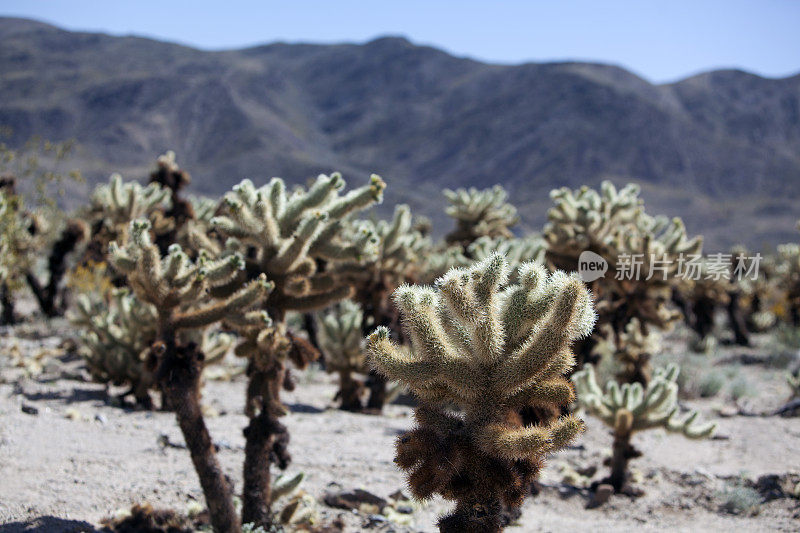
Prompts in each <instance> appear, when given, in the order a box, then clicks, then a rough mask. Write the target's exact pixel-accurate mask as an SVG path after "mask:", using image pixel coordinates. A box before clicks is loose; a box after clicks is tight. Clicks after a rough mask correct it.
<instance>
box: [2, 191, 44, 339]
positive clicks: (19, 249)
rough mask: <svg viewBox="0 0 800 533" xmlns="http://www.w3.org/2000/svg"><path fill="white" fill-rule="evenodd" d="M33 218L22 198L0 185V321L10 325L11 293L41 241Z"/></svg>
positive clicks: (15, 288) (31, 261)
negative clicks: (0, 308)
mask: <svg viewBox="0 0 800 533" xmlns="http://www.w3.org/2000/svg"><path fill="white" fill-rule="evenodd" d="M32 224H33V221H32V220H31V219H30V218H29V217H28V215H27V213H26V212H25V210H24V208H23V205H22V198H21V197H19V196H17V195H16V194H14V193H13V192H12V191H6V190H3V189H2V188H0V246H2V252H3V253H2V254H0V272H2V274H1V275H0V305H2V306H3V314H2V320H1V321H0V323H3V324H13V323H14V322H15V317H14V293H15V292H17V291H18V290H20V289H21V288H22V287H23V286H24V283H25V278H24V275H25V272H28V271H29V270H30V268H31V267H32V265H33V259H34V253H35V251H36V249H37V247H38V246H39V245H40V244H41V243H40V240H41V239H40V238H39V235H37V233H38V232H36V231H32Z"/></svg>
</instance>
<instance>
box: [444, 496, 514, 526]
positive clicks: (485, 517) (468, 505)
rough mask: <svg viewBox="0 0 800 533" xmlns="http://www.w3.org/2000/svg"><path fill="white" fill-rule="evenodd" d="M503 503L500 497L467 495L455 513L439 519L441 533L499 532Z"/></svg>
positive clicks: (459, 503) (457, 505)
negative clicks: (464, 532) (466, 532)
mask: <svg viewBox="0 0 800 533" xmlns="http://www.w3.org/2000/svg"><path fill="white" fill-rule="evenodd" d="M502 519H503V505H502V504H501V502H500V499H499V498H488V499H486V498H483V499H482V498H475V497H472V496H470V497H467V498H464V499H463V500H461V501H459V502H458V503H457V504H456V509H455V512H453V514H451V515H449V516H447V517H445V518H443V519H441V520H439V531H440V532H441V533H461V532H462V531H472V532H476V533H499V532H500V531H502V527H501V526H502V521H503V520H502Z"/></svg>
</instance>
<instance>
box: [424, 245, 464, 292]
mask: <svg viewBox="0 0 800 533" xmlns="http://www.w3.org/2000/svg"><path fill="white" fill-rule="evenodd" d="M469 264H470V260H469V258H467V256H465V255H464V249H463V248H461V246H460V245H445V244H439V245H437V246H435V247H433V248H431V249H430V250H429V251H428V253H426V254H425V256H424V261H423V265H422V269H421V272H420V276H419V282H420V283H427V284H431V283H433V282H434V281H436V280H437V279H439V278H440V277H442V276H443V275H445V274H446V273H447V272H449V271H450V270H451V269H453V268H463V267H465V266H468V265H469Z"/></svg>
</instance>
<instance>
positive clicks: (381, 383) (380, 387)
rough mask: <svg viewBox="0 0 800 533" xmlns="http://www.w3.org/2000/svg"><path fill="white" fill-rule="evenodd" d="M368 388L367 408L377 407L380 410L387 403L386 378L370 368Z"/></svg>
mask: <svg viewBox="0 0 800 533" xmlns="http://www.w3.org/2000/svg"><path fill="white" fill-rule="evenodd" d="M367 388H368V389H369V398H368V399H367V409H375V410H377V411H379V412H380V411H381V410H382V409H383V405H384V404H385V403H386V378H384V377H383V376H382V375H380V374H379V373H377V372H375V371H374V370H370V373H369V376H368V377H367Z"/></svg>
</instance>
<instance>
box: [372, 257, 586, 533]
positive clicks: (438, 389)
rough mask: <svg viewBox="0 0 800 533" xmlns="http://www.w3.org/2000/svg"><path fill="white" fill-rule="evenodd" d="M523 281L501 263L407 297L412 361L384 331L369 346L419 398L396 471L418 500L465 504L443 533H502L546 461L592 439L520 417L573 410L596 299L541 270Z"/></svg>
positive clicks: (574, 426)
mask: <svg viewBox="0 0 800 533" xmlns="http://www.w3.org/2000/svg"><path fill="white" fill-rule="evenodd" d="M519 277H520V283H519V284H514V285H506V282H507V279H508V263H507V262H506V261H505V259H504V258H503V257H502V256H501V255H499V254H493V255H491V256H490V257H488V258H487V259H485V260H484V261H482V262H480V263H476V264H475V265H474V266H472V267H471V268H468V269H454V270H452V271H450V272H449V273H448V274H446V275H445V276H443V277H442V278H441V279H440V280H439V281H438V282H437V285H436V287H434V288H431V287H422V286H408V285H406V286H403V287H401V288H399V289H398V290H397V291H396V292H395V294H394V301H395V304H396V305H397V306H398V308H399V310H400V313H401V315H402V316H403V327H404V330H405V333H406V334H407V336H408V337H409V338H410V339H411V347H412V355H411V356H408V355H406V354H405V353H404V352H403V351H402V350H401V347H400V346H398V345H397V344H395V343H394V342H393V341H392V340H391V339H390V337H389V330H388V329H386V328H383V327H380V328H378V329H377V330H376V331H375V332H374V333H372V334H371V335H370V336H369V338H368V340H367V351H368V354H369V355H370V357H371V363H372V364H373V365H374V366H375V368H376V369H377V370H378V371H380V372H382V373H383V374H385V375H386V376H387V377H389V378H391V379H397V380H400V381H401V382H403V383H404V384H405V385H406V386H407V387H408V388H409V389H410V390H411V391H412V392H413V393H414V394H415V395H416V396H417V397H418V398H419V402H420V403H419V407H418V408H417V410H416V420H417V427H416V428H415V429H413V430H412V431H411V432H410V433H407V434H405V435H403V436H401V437H400V439H399V440H398V443H397V456H396V459H395V460H396V462H397V463H398V464H399V465H400V467H402V468H403V469H405V470H407V471H408V472H409V482H410V485H411V489H412V491H413V492H414V494H415V495H416V496H417V497H419V498H423V499H426V498H429V497H431V496H432V495H434V494H436V493H438V494H441V495H442V496H444V497H445V498H448V499H452V500H455V501H456V509H455V512H454V513H452V514H451V515H449V516H447V517H444V518H442V519H441V520H440V522H439V526H440V529H441V530H442V531H499V529H500V514H501V507H502V504H505V505H508V506H511V507H513V508H516V507H518V506H519V505H520V503H521V502H522V499H523V498H524V496H525V494H526V493H527V491H528V486H529V483H530V482H531V481H532V480H533V479H534V478H535V476H536V475H537V473H538V471H539V468H540V466H541V462H542V460H543V457H544V455H545V454H546V453H549V452H553V451H556V450H558V449H560V448H562V447H563V446H565V445H566V444H567V443H568V442H570V441H571V440H572V439H573V438H575V436H576V435H577V434H578V432H579V431H580V430H581V428H582V423H581V421H580V420H578V419H576V418H573V417H572V416H566V417H562V418H559V419H558V420H556V421H554V422H552V423H551V424H547V425H545V424H542V425H534V426H524V425H523V424H522V422H521V419H520V417H519V410H520V409H522V408H523V407H525V406H529V405H559V406H563V405H566V404H568V403H569V402H570V401H572V399H573V392H572V387H571V386H570V384H569V383H568V382H567V381H566V380H564V378H563V374H564V373H565V372H566V371H567V370H568V369H569V368H570V367H571V366H572V364H573V362H574V359H573V355H572V353H571V351H570V345H571V343H572V341H574V340H575V339H577V338H580V337H582V336H585V335H587V334H588V333H589V331H591V329H592V326H593V324H594V319H595V315H594V311H593V309H592V305H591V299H590V297H589V293H588V291H587V290H586V288H585V287H584V285H583V283H582V282H581V281H580V280H578V279H576V278H574V277H570V276H568V275H566V274H564V273H562V272H556V273H555V274H553V275H551V276H548V275H547V272H546V271H545V269H544V267H543V266H541V265H537V264H534V263H528V264H525V265H523V266H522V267H521V268H520V274H519ZM451 407H456V408H458V409H459V411H460V413H459V414H455V413H453V411H452V410H451Z"/></svg>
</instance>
